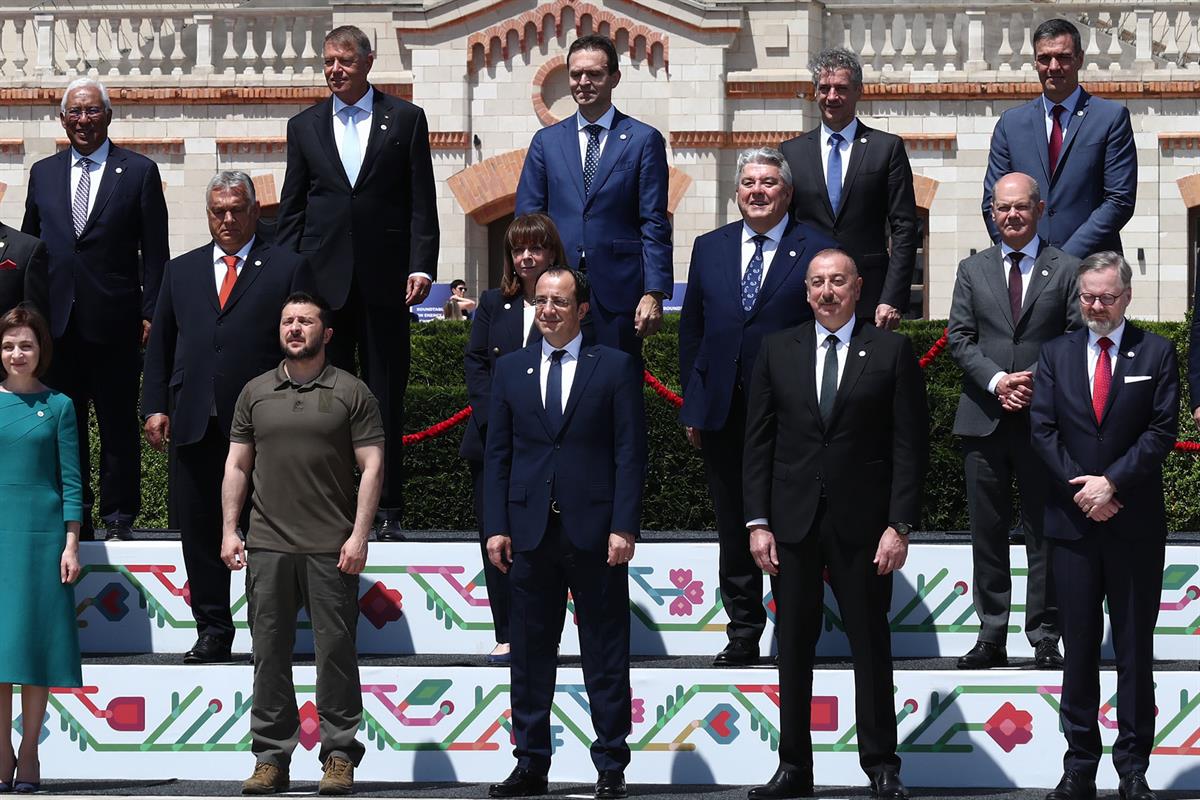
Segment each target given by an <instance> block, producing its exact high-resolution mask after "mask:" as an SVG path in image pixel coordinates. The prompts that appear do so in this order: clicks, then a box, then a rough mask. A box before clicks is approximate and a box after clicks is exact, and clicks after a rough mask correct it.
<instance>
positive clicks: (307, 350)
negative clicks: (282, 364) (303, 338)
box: [283, 339, 321, 361]
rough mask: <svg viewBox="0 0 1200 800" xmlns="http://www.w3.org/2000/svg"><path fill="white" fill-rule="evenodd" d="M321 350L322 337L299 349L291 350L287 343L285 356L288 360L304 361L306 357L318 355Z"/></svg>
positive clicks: (284, 351) (284, 348) (284, 350)
mask: <svg viewBox="0 0 1200 800" xmlns="http://www.w3.org/2000/svg"><path fill="white" fill-rule="evenodd" d="M320 352H321V340H320V339H318V340H317V341H315V342H313V343H312V344H309V345H305V346H304V347H302V348H300V349H299V350H289V349H288V348H287V346H286V344H285V345H284V347H283V357H284V358H286V359H287V360H288V361H304V360H305V359H309V358H312V357H313V356H315V355H317V354H318V353H320Z"/></svg>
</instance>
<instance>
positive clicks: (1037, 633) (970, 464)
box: [963, 413, 1060, 646]
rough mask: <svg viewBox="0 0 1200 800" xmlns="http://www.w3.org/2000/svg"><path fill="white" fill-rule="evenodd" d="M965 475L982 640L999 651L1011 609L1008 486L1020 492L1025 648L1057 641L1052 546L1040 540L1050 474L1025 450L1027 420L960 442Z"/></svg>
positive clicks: (1007, 419)
mask: <svg viewBox="0 0 1200 800" xmlns="http://www.w3.org/2000/svg"><path fill="white" fill-rule="evenodd" d="M963 471H964V474H965V477H966V482H967V511H968V513H969V514H970V518H971V557H972V560H973V562H974V570H973V571H974V576H975V577H974V586H973V587H972V598H973V599H974V601H975V613H976V614H978V615H979V623H980V628H979V641H981V642H988V643H989V644H995V645H1001V646H1002V645H1004V643H1005V640H1006V639H1007V638H1008V616H1009V609H1010V608H1011V606H1012V572H1011V570H1010V567H1009V543H1008V531H1009V527H1010V521H1011V518H1012V483H1013V478H1014V477H1015V478H1016V480H1017V487H1018V489H1019V490H1020V493H1021V527H1022V528H1023V529H1024V531H1025V557H1026V559H1027V561H1028V563H1029V575H1028V577H1027V579H1026V582H1025V635H1026V636H1027V637H1028V638H1029V643H1030V644H1035V645H1036V644H1037V643H1038V642H1040V641H1041V640H1043V639H1049V640H1050V641H1053V642H1057V641H1058V639H1059V635H1060V634H1059V630H1058V604H1057V602H1056V600H1055V595H1054V586H1053V581H1052V580H1051V578H1050V543H1049V542H1048V541H1047V540H1046V537H1045V536H1043V535H1042V517H1043V513H1044V509H1045V507H1046V487H1047V486H1048V485H1049V481H1050V478H1049V475H1048V474H1047V473H1046V468H1045V466H1044V465H1043V464H1042V461H1041V459H1040V458H1038V457H1037V455H1036V454H1035V453H1034V452H1033V448H1032V447H1031V446H1030V443H1029V415H1028V414H1025V413H1022V414H1005V415H1004V416H1002V417H1001V418H1000V424H999V425H998V426H997V428H996V430H995V431H994V432H993V433H992V434H991V435H990V436H967V437H964V438H963Z"/></svg>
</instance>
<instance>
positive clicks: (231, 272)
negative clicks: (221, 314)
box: [217, 256, 238, 308]
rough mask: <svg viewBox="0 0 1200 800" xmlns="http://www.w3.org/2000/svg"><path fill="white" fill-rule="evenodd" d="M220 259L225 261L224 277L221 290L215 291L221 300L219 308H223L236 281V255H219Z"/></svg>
mask: <svg viewBox="0 0 1200 800" xmlns="http://www.w3.org/2000/svg"><path fill="white" fill-rule="evenodd" d="M221 260H222V261H224V262H225V278H224V279H223V280H222V281H221V291H220V292H218V293H217V297H218V298H219V299H220V301H221V308H225V303H226V301H228V300H229V295H230V294H231V293H232V292H233V285H234V284H235V283H237V265H238V257H237V256H221Z"/></svg>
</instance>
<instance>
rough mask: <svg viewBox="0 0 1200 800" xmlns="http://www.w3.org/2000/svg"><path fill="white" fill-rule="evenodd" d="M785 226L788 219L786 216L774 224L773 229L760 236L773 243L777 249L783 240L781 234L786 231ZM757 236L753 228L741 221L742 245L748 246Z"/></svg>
mask: <svg viewBox="0 0 1200 800" xmlns="http://www.w3.org/2000/svg"><path fill="white" fill-rule="evenodd" d="M787 224H788V218H787V216H784V218H783V219H781V220H779V222H777V223H775V227H773V228H771V230H769V231H767V232H766V233H764V234H762V235H763V236H765V237H767V238H768V239H770V240H771V241H772V242H774V243H775V246H776V247H778V246H779V242H780V241H781V240H782V239H783V232H784V230H786V229H787ZM758 235H759V234H758V233H757V232H756V231H755V230H754V229H753V228H751V227H750V226H749V225H747V224H746V222H745V220H743V221H742V242H743V243H744V244H750V243H751V242H753V240H754V237H755V236H758Z"/></svg>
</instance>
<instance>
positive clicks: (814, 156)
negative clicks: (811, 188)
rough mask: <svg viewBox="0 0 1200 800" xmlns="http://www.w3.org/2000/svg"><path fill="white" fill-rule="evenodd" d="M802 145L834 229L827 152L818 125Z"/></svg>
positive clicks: (829, 223)
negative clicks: (827, 184)
mask: <svg viewBox="0 0 1200 800" xmlns="http://www.w3.org/2000/svg"><path fill="white" fill-rule="evenodd" d="M801 144H802V145H803V147H804V161H806V162H807V163H808V166H809V169H810V170H811V172H812V181H813V183H814V184H815V185H816V187H817V195H818V196H819V197H820V198H821V208H823V209H825V214H826V215H827V217H828V225H829V227H830V228H832V227H833V216H834V215H833V206H832V205H830V203H829V192H828V191H827V190H826V188H825V183H826V182H825V178H824V175H825V165H824V163H823V161H824V153H825V150H824V148H823V147H822V145H821V126H820V125H818V126H817V127H816V129H815V130H811V131H809V132H808V135H807V136H805V137H804V139H803V140H802V142H801Z"/></svg>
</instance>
